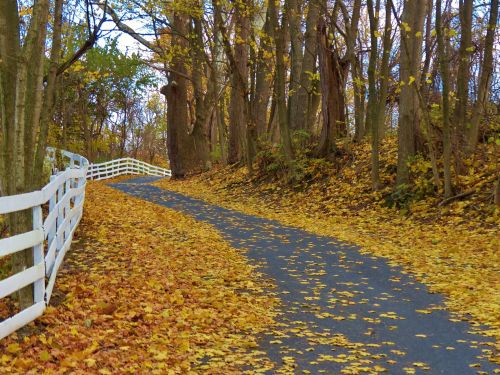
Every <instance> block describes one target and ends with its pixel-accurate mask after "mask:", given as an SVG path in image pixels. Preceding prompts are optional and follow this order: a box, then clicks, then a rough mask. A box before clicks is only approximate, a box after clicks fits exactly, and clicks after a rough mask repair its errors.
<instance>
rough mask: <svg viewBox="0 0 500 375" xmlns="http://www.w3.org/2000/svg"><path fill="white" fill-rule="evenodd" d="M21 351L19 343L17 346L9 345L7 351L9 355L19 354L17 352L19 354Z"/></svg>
mask: <svg viewBox="0 0 500 375" xmlns="http://www.w3.org/2000/svg"><path fill="white" fill-rule="evenodd" d="M20 350H21V347H20V346H19V344H17V343H15V344H9V345H8V346H7V351H8V352H9V353H12V354H15V353H17V352H18V351H20Z"/></svg>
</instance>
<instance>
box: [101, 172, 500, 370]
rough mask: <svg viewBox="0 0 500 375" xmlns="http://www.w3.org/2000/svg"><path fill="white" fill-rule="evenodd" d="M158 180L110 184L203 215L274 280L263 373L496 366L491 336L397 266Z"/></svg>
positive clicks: (200, 217)
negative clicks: (276, 303)
mask: <svg viewBox="0 0 500 375" xmlns="http://www.w3.org/2000/svg"><path fill="white" fill-rule="evenodd" d="M155 179H156V178H154V177H139V178H133V179H130V180H127V181H124V182H120V183H113V184H110V185H111V186H112V187H114V188H116V189H118V190H121V191H123V192H125V193H127V194H130V195H132V196H134V197H137V198H141V199H144V200H146V201H149V202H153V203H156V204H158V205H161V206H165V207H168V208H171V209H174V210H177V211H180V212H182V213H185V214H187V215H190V216H192V217H194V218H195V219H196V220H200V221H203V222H207V223H210V224H211V225H213V226H214V227H215V228H216V229H218V230H219V231H220V233H221V234H222V235H223V237H224V238H225V239H226V240H227V241H228V242H229V243H230V244H231V245H232V246H233V247H234V248H237V249H241V250H242V251H244V254H245V255H246V256H247V257H248V259H249V262H251V263H252V264H255V265H258V266H259V267H260V268H259V271H261V272H262V273H263V274H264V275H266V277H268V278H269V279H271V280H272V281H273V283H274V284H275V285H276V287H275V288H273V289H272V290H269V293H275V294H276V295H277V296H278V297H279V298H280V300H281V302H282V303H281V305H280V314H279V315H278V318H277V320H278V325H277V326H276V327H274V328H273V329H272V330H271V331H270V332H269V333H268V334H266V335H264V336H263V337H261V339H260V347H259V348H257V350H262V351H264V352H266V354H267V356H268V357H269V358H270V359H271V360H272V361H273V362H274V363H275V367H274V369H273V370H271V371H270V372H269V373H292V374H342V373H346V374H351V373H352V374H357V373H378V372H383V371H385V373H388V374H413V373H414V374H450V375H465V374H481V373H482V374H494V373H500V366H497V365H495V364H493V363H491V362H489V361H488V360H487V359H486V354H488V352H491V351H492V350H493V348H492V347H491V341H492V340H491V339H488V338H487V337H483V336H480V335H477V334H474V333H472V332H471V328H472V327H471V326H470V324H469V323H467V322H463V321H457V320H456V319H454V318H453V316H451V315H450V313H449V312H448V311H446V309H445V308H444V304H443V296H441V295H439V294H432V293H429V291H428V289H427V288H426V286H425V285H424V284H422V283H419V282H418V281H416V280H415V279H414V278H413V277H412V276H411V275H409V274H407V273H405V272H403V271H402V269H398V268H396V267H392V266H389V265H388V264H387V262H386V261H385V260H384V259H382V258H378V257H372V256H369V255H364V254H361V253H360V252H359V251H358V250H359V249H358V247H356V246H354V245H352V244H348V243H343V242H341V241H338V240H336V239H334V238H331V237H324V236H319V235H316V234H312V233H309V232H306V231H304V230H301V229H298V228H293V227H289V226H286V225H283V224H281V223H279V222H277V221H273V220H268V219H264V218H261V217H256V216H252V215H247V214H244V213H242V212H239V211H234V210H229V209H226V208H222V207H218V206H215V205H211V204H208V203H206V202H204V201H201V200H199V199H194V198H192V197H188V196H186V195H183V194H179V193H176V192H173V191H168V190H163V189H160V188H158V187H156V186H152V185H149V183H150V182H152V181H154V180H155ZM130 214H133V213H130ZM450 319H451V320H450ZM488 342H490V343H488ZM384 369H385V370H384ZM497 371H498V372H497Z"/></svg>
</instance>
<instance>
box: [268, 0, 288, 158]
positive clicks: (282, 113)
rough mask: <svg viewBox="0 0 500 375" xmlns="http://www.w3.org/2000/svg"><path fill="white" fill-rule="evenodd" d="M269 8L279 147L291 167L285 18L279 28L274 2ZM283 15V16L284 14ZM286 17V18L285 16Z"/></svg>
mask: <svg viewBox="0 0 500 375" xmlns="http://www.w3.org/2000/svg"><path fill="white" fill-rule="evenodd" d="M269 7H270V8H271V11H270V12H271V19H272V24H273V30H274V35H273V36H274V43H275V45H276V83H275V89H274V93H275V95H276V105H277V108H278V120H279V129H280V139H281V147H282V148H283V153H284V155H285V160H286V162H287V164H288V166H289V168H290V167H291V162H292V160H293V150H292V142H291V139H290V129H289V127H288V118H287V113H286V98H285V80H286V78H285V75H286V70H285V60H284V55H285V31H284V26H285V24H286V22H285V20H283V22H282V26H281V28H280V27H279V22H278V12H277V9H276V5H275V3H274V2H272V1H271V2H270V3H269ZM284 17H285V16H284ZM285 19H286V18H285Z"/></svg>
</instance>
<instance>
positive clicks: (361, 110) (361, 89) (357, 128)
mask: <svg viewBox="0 0 500 375" xmlns="http://www.w3.org/2000/svg"><path fill="white" fill-rule="evenodd" d="M361 69H362V66H361V62H360V61H359V59H358V58H356V61H355V63H354V65H352V66H351V76H352V81H353V91H354V140H355V141H356V142H361V140H362V139H363V137H364V136H365V134H366V124H365V96H366V86H365V82H364V77H363V72H362V71H361Z"/></svg>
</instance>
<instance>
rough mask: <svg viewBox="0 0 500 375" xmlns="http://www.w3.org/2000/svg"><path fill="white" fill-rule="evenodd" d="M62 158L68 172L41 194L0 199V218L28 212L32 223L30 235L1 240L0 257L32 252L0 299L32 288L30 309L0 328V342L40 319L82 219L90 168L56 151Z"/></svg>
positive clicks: (1, 288)
mask: <svg viewBox="0 0 500 375" xmlns="http://www.w3.org/2000/svg"><path fill="white" fill-rule="evenodd" d="M55 152H56V151H55V150H54V149H50V148H49V149H48V154H49V155H48V157H49V160H51V161H53V160H54V155H55ZM61 156H62V158H63V161H65V162H66V164H67V165H68V167H67V168H66V170H64V171H62V172H57V173H56V174H54V175H52V176H51V177H50V182H49V183H48V184H47V185H45V186H44V187H43V188H42V189H41V190H38V191H34V192H31V193H26V194H19V195H12V196H6V197H0V215H4V214H11V213H14V212H20V211H23V210H28V209H29V210H31V215H32V218H33V220H32V222H33V227H32V230H31V231H28V232H26V233H21V234H16V235H13V236H11V237H8V238H3V239H0V257H4V256H7V255H11V254H15V253H17V252H19V251H23V250H25V249H30V248H32V251H33V265H31V266H28V267H27V268H26V269H24V270H22V271H20V272H18V273H16V274H14V275H12V276H10V277H7V278H6V279H3V280H0V299H1V298H4V297H6V296H8V295H11V294H12V293H15V292H17V291H18V290H20V289H22V288H24V287H25V286H28V285H33V300H34V302H33V305H31V306H29V307H28V308H25V309H23V310H21V311H20V312H18V313H17V314H15V315H13V316H11V317H8V318H7V319H5V320H3V321H2V322H0V339H2V338H4V337H5V336H7V335H9V334H11V333H12V332H14V331H16V330H17V329H19V328H21V327H23V326H25V325H26V324H28V323H30V322H31V321H33V320H34V319H36V318H37V317H39V316H40V315H42V314H43V312H44V310H45V308H46V306H47V305H48V303H49V301H50V297H51V295H52V290H53V288H54V284H55V281H56V276H57V272H58V270H59V267H60V266H61V264H62V261H63V258H64V255H65V254H66V252H67V251H68V249H69V247H70V245H71V241H72V239H73V234H74V232H75V230H76V227H77V226H78V223H79V222H80V219H81V218H82V215H83V202H84V200H85V184H86V175H87V169H88V165H89V163H88V161H87V159H85V158H84V157H83V156H80V155H77V154H73V153H71V152H67V151H61ZM44 212H45V214H44ZM45 249H46V250H45Z"/></svg>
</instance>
